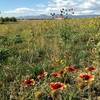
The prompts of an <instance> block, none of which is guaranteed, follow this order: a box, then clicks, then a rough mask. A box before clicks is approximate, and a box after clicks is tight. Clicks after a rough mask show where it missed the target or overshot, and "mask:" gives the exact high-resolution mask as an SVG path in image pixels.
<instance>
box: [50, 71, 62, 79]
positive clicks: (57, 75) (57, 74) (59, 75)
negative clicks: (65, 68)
mask: <svg viewBox="0 0 100 100" xmlns="http://www.w3.org/2000/svg"><path fill="white" fill-rule="evenodd" d="M51 76H53V77H57V78H59V77H61V74H60V73H59V72H54V73H52V74H51Z"/></svg>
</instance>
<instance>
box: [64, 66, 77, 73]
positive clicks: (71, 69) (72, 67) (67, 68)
mask: <svg viewBox="0 0 100 100" xmlns="http://www.w3.org/2000/svg"><path fill="white" fill-rule="evenodd" d="M64 70H65V71H67V72H77V71H78V68H76V67H75V66H69V67H66V68H65V69H64Z"/></svg>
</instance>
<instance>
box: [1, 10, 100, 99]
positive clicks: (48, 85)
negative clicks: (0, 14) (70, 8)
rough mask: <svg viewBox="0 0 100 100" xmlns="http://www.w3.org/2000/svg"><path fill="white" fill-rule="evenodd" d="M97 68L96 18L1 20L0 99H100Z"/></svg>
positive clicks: (99, 31) (99, 23)
mask: <svg viewBox="0 0 100 100" xmlns="http://www.w3.org/2000/svg"><path fill="white" fill-rule="evenodd" d="M62 13H63V12H62ZM6 20H7V19H6ZM99 66H100V20H99V18H89V19H76V20H75V19H66V20H42V21H41V20H40V21H37V20H34V21H32V20H31V21H19V22H18V23H11V24H8V23H5V24H2V25H1V24H0V99H1V100H83V99H84V100H87V99H89V100H92V99H93V100H99V97H100V88H99V86H100V82H99V79H100V77H99V76H100V73H99V71H100V68H99Z"/></svg>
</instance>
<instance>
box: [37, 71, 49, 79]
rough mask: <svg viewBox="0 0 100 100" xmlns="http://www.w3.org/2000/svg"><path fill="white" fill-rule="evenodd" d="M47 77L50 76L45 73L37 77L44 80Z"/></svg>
mask: <svg viewBox="0 0 100 100" xmlns="http://www.w3.org/2000/svg"><path fill="white" fill-rule="evenodd" d="M47 75H48V72H45V71H43V72H41V73H40V74H39V75H38V76H37V78H38V79H44V78H45V77H46V76H47Z"/></svg>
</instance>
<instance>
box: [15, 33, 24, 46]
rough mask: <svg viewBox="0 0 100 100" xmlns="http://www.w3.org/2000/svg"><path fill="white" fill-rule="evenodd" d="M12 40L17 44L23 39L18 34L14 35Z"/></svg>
mask: <svg viewBox="0 0 100 100" xmlns="http://www.w3.org/2000/svg"><path fill="white" fill-rule="evenodd" d="M14 41H15V44H18V43H22V42H23V39H22V37H21V36H20V35H16V37H15V39H14Z"/></svg>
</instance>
